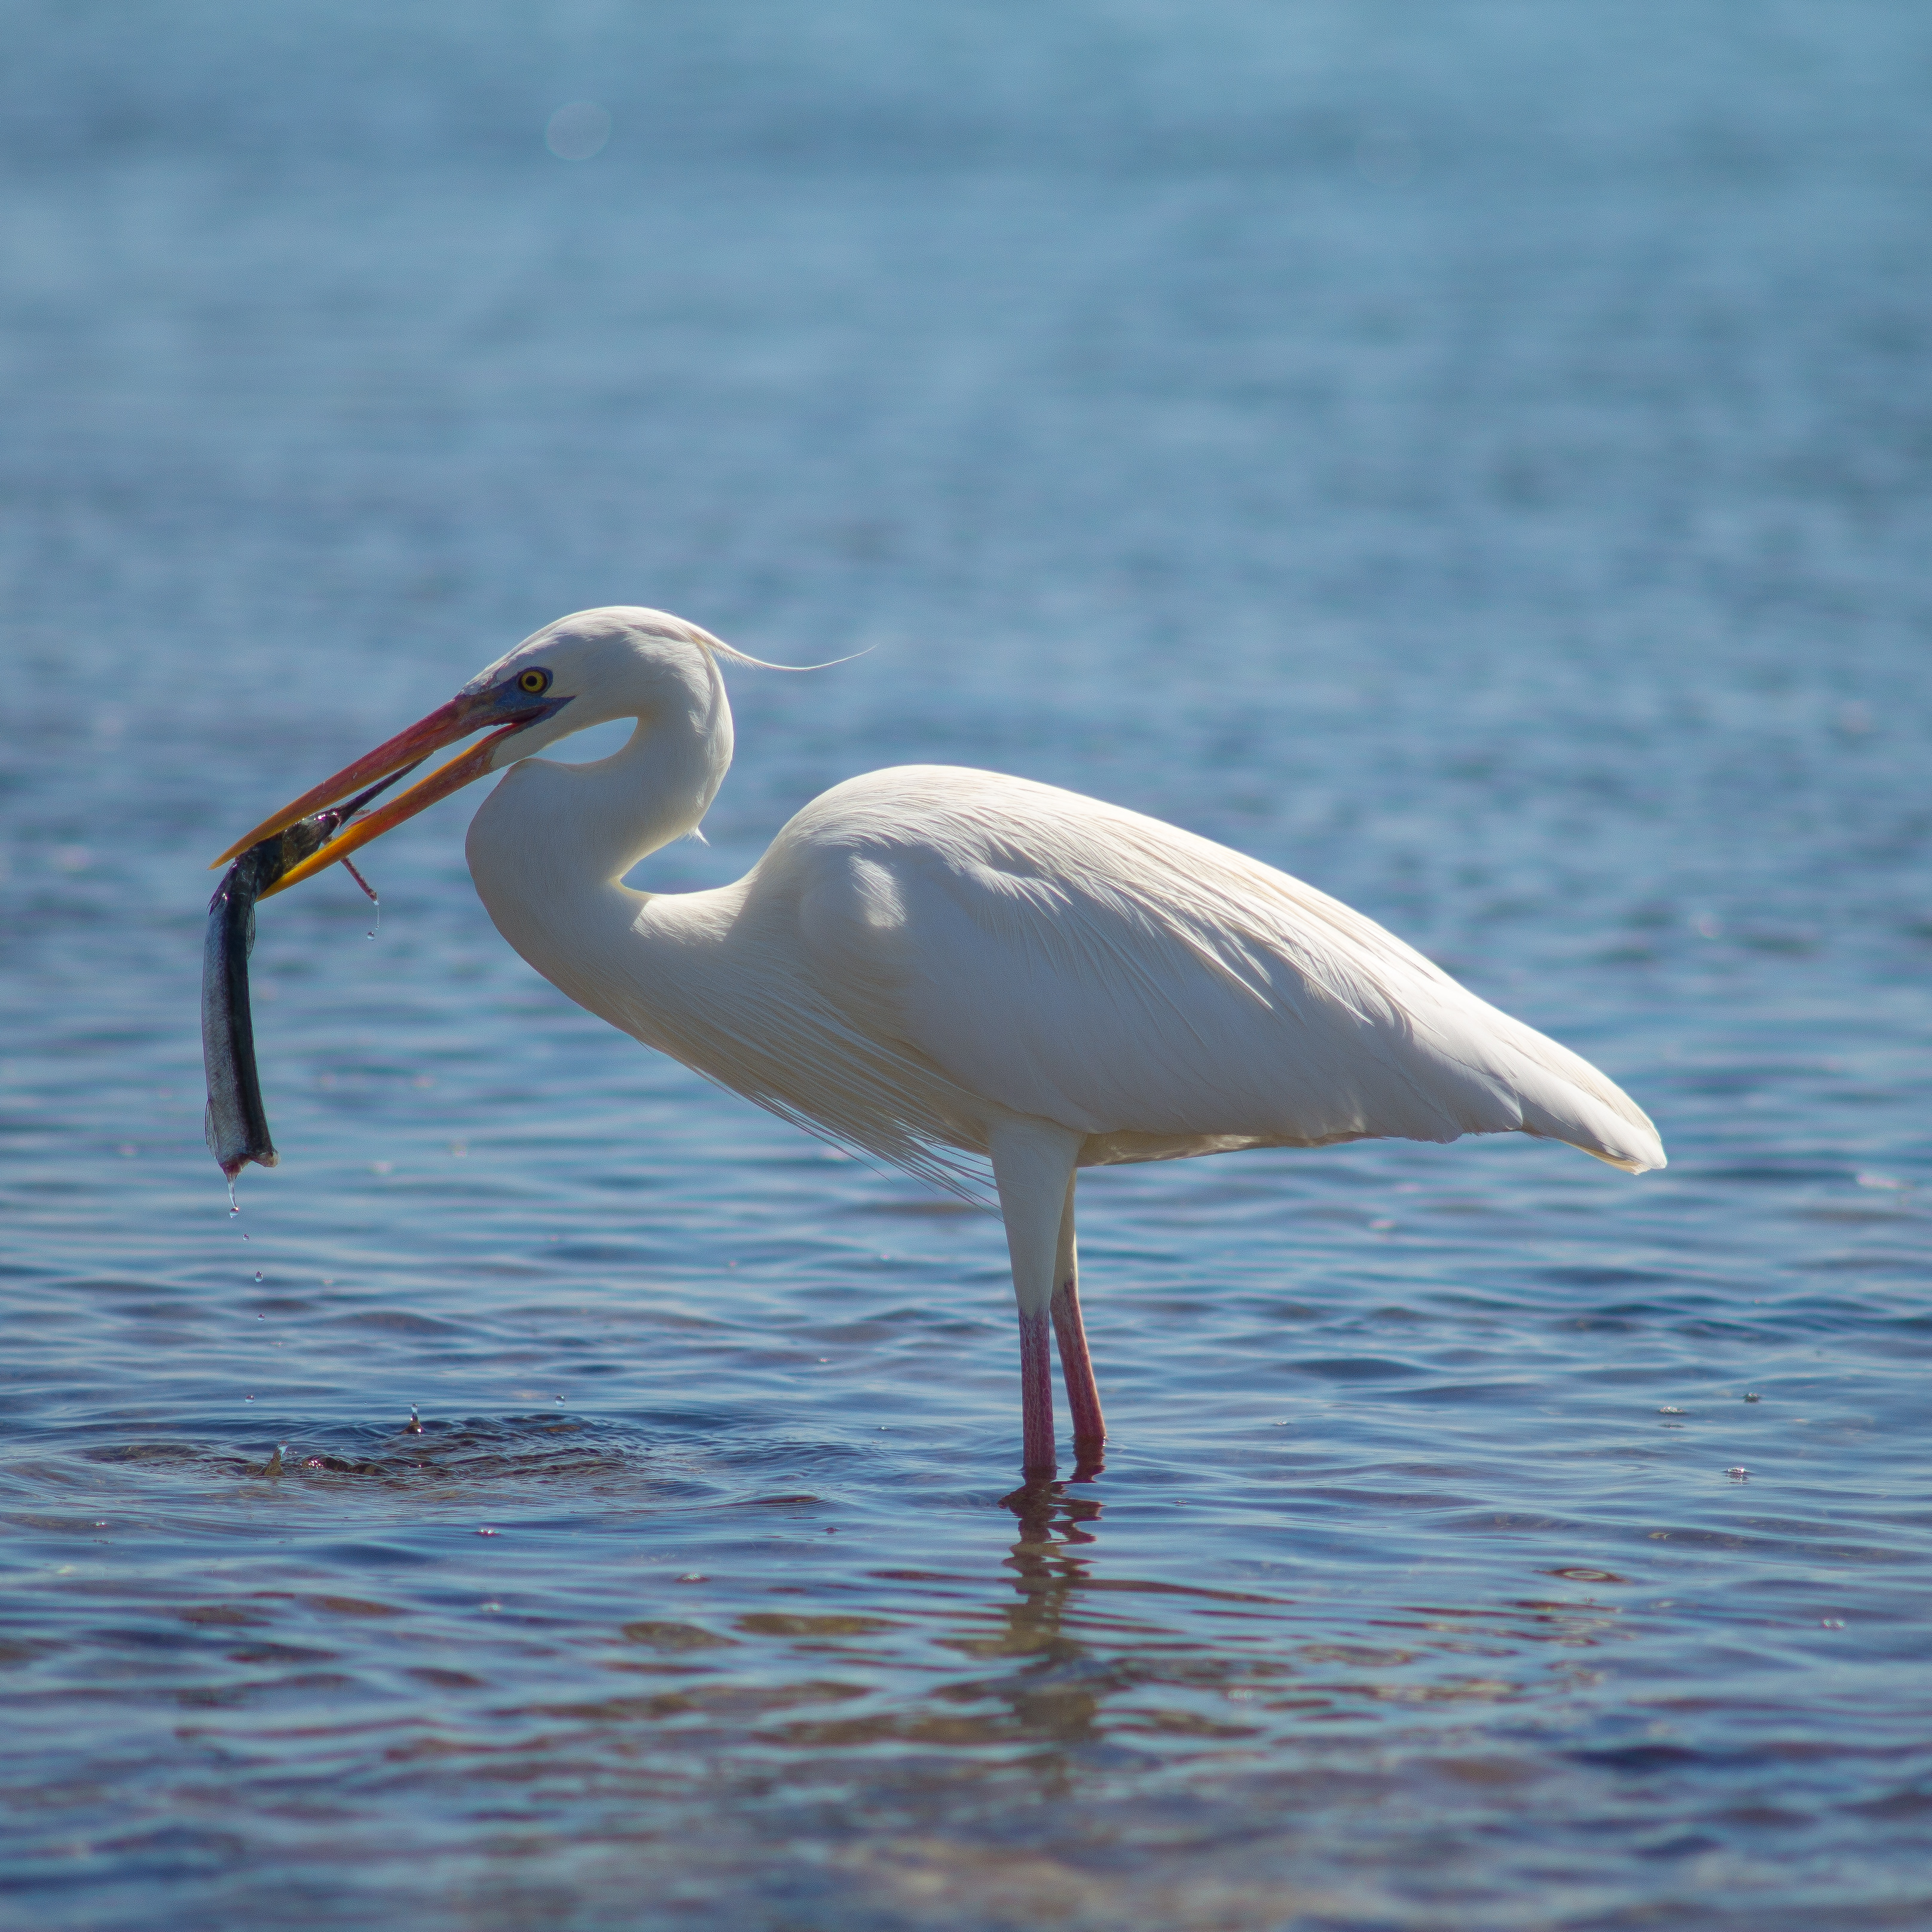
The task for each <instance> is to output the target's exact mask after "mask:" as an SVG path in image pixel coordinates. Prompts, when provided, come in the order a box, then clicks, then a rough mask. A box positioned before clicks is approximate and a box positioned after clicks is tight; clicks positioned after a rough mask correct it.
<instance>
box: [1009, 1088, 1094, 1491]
mask: <svg viewBox="0 0 1932 1932" xmlns="http://www.w3.org/2000/svg"><path fill="white" fill-rule="evenodd" d="M1080 1142H1081V1137H1080V1136H1079V1135H1078V1134H1077V1133H1074V1132H1073V1130H1072V1129H1071V1128H1068V1127H1061V1126H1059V1125H1058V1124H1056V1123H1055V1122H1054V1121H1045V1120H1034V1119H1028V1118H1026V1117H1025V1116H1024V1115H1010V1116H1004V1117H1001V1118H996V1119H995V1120H994V1121H992V1122H990V1123H989V1125H988V1130H987V1134H986V1143H987V1151H988V1152H989V1154H991V1155H992V1157H993V1179H994V1181H995V1183H996V1184H998V1187H999V1190H1000V1214H1001V1218H1002V1219H1003V1220H1004V1221H1005V1223H1006V1225H1007V1253H1009V1255H1010V1256H1011V1258H1012V1260H1013V1298H1014V1300H1015V1301H1016V1303H1017V1304H1019V1318H1020V1419H1021V1423H1022V1430H1023V1439H1024V1445H1025V1447H1024V1454H1025V1470H1026V1474H1027V1476H1028V1479H1029V1480H1030V1481H1031V1479H1033V1478H1036V1477H1042V1476H1050V1475H1052V1473H1053V1463H1054V1457H1053V1367H1052V1363H1053V1344H1052V1341H1051V1340H1049V1339H1048V1338H1049V1335H1050V1334H1051V1333H1052V1328H1051V1324H1050V1322H1049V1314H1048V1311H1049V1309H1050V1308H1051V1307H1052V1304H1053V1299H1054V1294H1053V1291H1054V1289H1055V1285H1056V1284H1057V1283H1058V1282H1060V1281H1061V1280H1063V1279H1064V1277H1065V1276H1066V1275H1067V1274H1070V1273H1071V1272H1072V1271H1071V1270H1070V1269H1062V1268H1059V1267H1058V1266H1057V1265H1055V1248H1056V1247H1057V1245H1058V1244H1059V1242H1060V1241H1061V1240H1062V1239H1063V1238H1064V1232H1065V1229H1066V1227H1067V1219H1068V1217H1067V1196H1068V1194H1069V1192H1070V1189H1071V1187H1072V1184H1073V1169H1074V1165H1075V1163H1076V1161H1077V1160H1079V1155H1080Z"/></svg>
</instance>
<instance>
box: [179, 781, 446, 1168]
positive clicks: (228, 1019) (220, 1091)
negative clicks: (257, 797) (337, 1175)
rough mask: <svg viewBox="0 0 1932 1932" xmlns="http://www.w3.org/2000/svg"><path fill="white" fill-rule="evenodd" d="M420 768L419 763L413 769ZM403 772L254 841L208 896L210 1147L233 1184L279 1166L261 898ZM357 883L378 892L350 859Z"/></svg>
mask: <svg viewBox="0 0 1932 1932" xmlns="http://www.w3.org/2000/svg"><path fill="white" fill-rule="evenodd" d="M406 769H414V767H413V766H410V767H406ZM403 775H404V774H403V772H393V773H392V774H391V775H390V776H389V778H386V779H385V780H384V781H383V783H382V784H379V785H375V786H372V787H371V788H370V789H369V790H368V791H365V793H362V796H360V797H359V798H354V799H350V800H349V802H347V804H345V805H334V806H332V807H331V808H329V810H328V811H319V812H317V814H315V816H314V817H313V818H304V819H301V820H298V821H297V822H296V823H295V824H293V825H291V826H288V827H287V829H286V830H284V831H281V832H275V833H274V834H272V835H271V836H270V837H269V838H264V839H263V841H261V843H260V844H257V845H251V846H250V847H248V850H247V851H245V852H244V853H242V856H241V857H240V858H239V859H236V862H234V864H233V865H230V866H229V868H228V870H227V872H226V874H224V876H223V879H222V881H221V883H220V885H218V886H216V888H215V889H214V898H211V899H210V900H209V901H208V931H207V934H206V936H205V938H204V939H203V940H202V949H201V1058H202V1067H203V1069H204V1070H205V1072H206V1073H207V1076H208V1121H207V1131H208V1151H209V1152H210V1153H211V1154H213V1155H214V1157H215V1159H216V1160H217V1161H219V1162H220V1163H221V1171H222V1172H223V1174H225V1175H226V1176H227V1177H228V1179H229V1183H230V1186H231V1193H232V1187H233V1181H234V1179H235V1177H236V1175H238V1174H239V1173H240V1172H242V1169H243V1168H244V1167H245V1166H247V1164H248V1163H249V1162H250V1161H251V1160H252V1161H254V1162H255V1163H257V1166H262V1167H273V1166H275V1164H276V1162H277V1160H278V1155H277V1154H276V1152H275V1142H273V1141H272V1140H271V1139H269V1117H268V1115H267V1114H266V1112H264V1110H263V1106H262V1082H261V1079H260V1076H259V1075H258V1074H257V1072H256V1070H255V1023H254V1017H253V1016H252V1015H251V1013H250V1012H249V1009H248V956H249V954H250V953H252V952H253V951H254V950H255V901H257V899H258V898H260V897H261V896H262V895H263V893H264V892H267V891H268V889H269V887H270V886H272V885H274V884H275V882H276V880H278V879H279V878H281V876H282V874H284V872H287V871H291V870H292V869H293V868H294V867H296V866H297V865H300V864H301V863H302V861H303V860H304V859H306V858H308V857H309V856H311V854H312V853H316V852H319V851H320V850H321V849H322V848H323V846H325V845H326V844H328V842H329V840H330V839H331V838H333V837H334V836H335V834H336V833H337V832H338V831H339V830H340V829H341V827H342V826H343V825H344V823H345V822H347V820H349V819H350V817H353V815H354V814H356V812H358V811H361V810H362V808H363V806H364V805H367V804H368V802H369V801H370V800H371V799H372V798H374V796H376V794H377V792H379V791H383V790H387V789H388V787H389V786H390V785H392V784H395V781H396V780H397V779H398V778H401V777H402V776H403ZM343 865H344V868H346V869H347V871H348V872H349V874H350V876H351V877H353V879H354V880H355V881H356V883H357V884H358V885H359V886H361V887H362V889H363V890H364V891H365V892H368V895H369V896H370V898H372V899H374V898H375V896H376V895H375V892H374V890H373V889H371V886H370V884H369V882H368V880H366V879H365V878H364V877H362V874H361V873H359V872H358V871H356V868H355V867H354V866H353V865H350V864H349V862H348V861H347V859H344V861H343Z"/></svg>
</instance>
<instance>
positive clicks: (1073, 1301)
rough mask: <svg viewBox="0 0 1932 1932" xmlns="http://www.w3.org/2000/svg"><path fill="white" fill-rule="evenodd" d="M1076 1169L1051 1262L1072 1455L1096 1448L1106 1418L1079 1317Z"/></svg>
mask: <svg viewBox="0 0 1932 1932" xmlns="http://www.w3.org/2000/svg"><path fill="white" fill-rule="evenodd" d="M1078 1179H1079V1175H1078V1172H1076V1173H1074V1174H1070V1175H1068V1176H1067V1205H1066V1207H1065V1208H1064V1209H1062V1210H1061V1217H1060V1252H1059V1253H1058V1256H1056V1257H1055V1261H1054V1264H1053V1301H1052V1313H1053V1336H1054V1340H1055V1341H1056V1342H1058V1343H1059V1344H1060V1373H1061V1376H1062V1377H1063V1378H1064V1379H1065V1381H1066V1383H1067V1412H1068V1414H1069V1415H1071V1416H1072V1417H1073V1448H1074V1452H1075V1454H1076V1455H1084V1454H1091V1453H1092V1452H1094V1451H1097V1450H1098V1449H1099V1448H1100V1445H1102V1444H1103V1442H1106V1439H1107V1424H1106V1418H1104V1417H1103V1415H1101V1413H1100V1385H1099V1384H1098V1383H1097V1382H1095V1381H1094V1363H1093V1359H1092V1358H1091V1356H1089V1355H1088V1352H1087V1331H1086V1328H1085V1326H1084V1325H1082V1322H1081V1319H1080V1256H1079V1250H1078V1249H1077V1248H1076V1245H1075V1242H1074V1235H1073V1188H1074V1184H1075V1182H1076V1181H1077V1180H1078Z"/></svg>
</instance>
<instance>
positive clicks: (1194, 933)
mask: <svg viewBox="0 0 1932 1932" xmlns="http://www.w3.org/2000/svg"><path fill="white" fill-rule="evenodd" d="M754 879H755V880H756V883H755V884H754V881H753V880H748V881H747V882H746V883H747V884H748V885H752V886H753V887H754V895H755V896H757V897H761V898H762V897H764V896H765V895H766V893H767V892H775V893H777V894H778V895H780V896H781V897H783V898H785V899H787V900H788V901H790V903H791V904H792V905H793V907H795V908H796V912H795V916H796V919H797V921H798V931H799V935H800V938H801V940H802V944H803V947H804V950H805V955H806V956H807V958H808V959H809V961H810V962H811V967H812V968H813V969H814V977H815V978H816V979H817V981H818V983H819V985H820V987H821V988H822V989H823V992H824V993H825V995H826V997H828V998H830V999H831V1000H832V1001H834V1002H835V1004H837V1005H838V1007H839V1009H840V1010H841V1012H843V1013H844V1014H845V1015H846V1016H847V1017H848V1019H850V1022H851V1023H852V1024H853V1025H854V1026H855V1027H856V1028H859V1029H861V1030H862V1031H864V1032H865V1033H866V1034H868V1035H869V1036H870V1037H872V1038H873V1039H874V1040H878V1041H880V1043H881V1044H886V1043H893V1044H895V1045H896V1044H903V1045H904V1046H909V1047H910V1048H912V1049H913V1050H914V1052H916V1054H917V1055H919V1056H921V1057H922V1058H923V1059H924V1060H925V1061H926V1062H928V1063H929V1064H932V1065H934V1066H935V1067H937V1068H938V1069H939V1070H941V1071H942V1072H943V1073H944V1074H946V1075H947V1076H948V1077H949V1078H950V1079H951V1080H952V1081H953V1082H954V1083H955V1084H956V1085H958V1086H959V1087H960V1088H964V1089H965V1090H967V1091H968V1092H969V1093H971V1094H978V1095H980V1096H982V1097H984V1098H986V1099H987V1100H992V1101H994V1102H995V1103H998V1105H1000V1106H1004V1107H1006V1108H1009V1109H1012V1110H1013V1111H1014V1112H1019V1113H1023V1114H1031V1115H1041V1116H1043V1117H1045V1118H1047V1119H1049V1120H1052V1121H1058V1122H1059V1123H1060V1124H1061V1125H1062V1126H1064V1127H1068V1128H1070V1129H1072V1130H1075V1131H1076V1132H1079V1133H1083V1134H1085V1135H1087V1136H1090V1137H1091V1138H1090V1140H1089V1143H1088V1148H1087V1151H1086V1154H1085V1160H1087V1161H1088V1163H1097V1162H1102V1161H1108V1160H1145V1159H1150V1158H1160V1157H1166V1156H1170V1155H1174V1154H1189V1153H1207V1152H1211V1151H1216V1150H1217V1149H1220V1148H1227V1147H1234V1146H1241V1145H1319V1144H1322V1143H1324V1142H1332V1141H1340V1140H1351V1139H1362V1138H1365V1137H1370V1136H1395V1137H1400V1138H1403V1139H1410V1140H1425V1141H1449V1140H1454V1139H1456V1138H1457V1136H1459V1135H1460V1134H1466V1133H1508V1132H1512V1131H1517V1132H1522V1133H1530V1134H1537V1135H1544V1136H1550V1137H1551V1138H1553V1139H1558V1140H1562V1141H1567V1142H1570V1143H1571V1145H1573V1146H1575V1147H1578V1148H1582V1149H1583V1150H1584V1151H1585V1152H1586V1153H1589V1154H1595V1155H1596V1156H1597V1157H1598V1158H1599V1159H1601V1160H1607V1161H1609V1162H1610V1163H1613V1165H1615V1166H1619V1167H1622V1168H1625V1169H1628V1170H1629V1171H1630V1172H1633V1173H1636V1172H1642V1171H1643V1169H1646V1168H1651V1167H1660V1166H1662V1165H1663V1164H1664V1150H1663V1148H1662V1145H1661V1143H1660V1142H1659V1140H1658V1136H1657V1133H1656V1130H1655V1129H1654V1128H1653V1127H1652V1125H1651V1123H1650V1121H1649V1119H1648V1118H1646V1115H1644V1113H1643V1111H1642V1110H1641V1109H1640V1108H1638V1107H1637V1106H1636V1104H1635V1103H1634V1102H1632V1101H1631V1100H1630V1099H1629V1098H1628V1096H1627V1095H1625V1094H1623V1093H1622V1091H1619V1089H1618V1088H1616V1086H1615V1085H1613V1084H1612V1083H1611V1082H1610V1081H1608V1080H1607V1079H1604V1076H1603V1075H1601V1073H1598V1071H1597V1070H1596V1069H1595V1067H1592V1066H1591V1065H1589V1063H1588V1062H1587V1061H1584V1060H1582V1059H1580V1058H1578V1056H1577V1055H1575V1054H1574V1053H1571V1052H1569V1051H1568V1049H1566V1048H1564V1047H1562V1046H1558V1045H1557V1044H1556V1042H1555V1041H1553V1040H1547V1039H1546V1038H1544V1036H1543V1035H1542V1034H1539V1033H1537V1032H1535V1031H1533V1030H1532V1028H1529V1027H1526V1026H1525V1025H1523V1024H1522V1023H1521V1022H1519V1021H1517V1020H1513V1019H1511V1018H1509V1016H1508V1015H1507V1014H1505V1013H1499V1012H1498V1011H1497V1010H1496V1009H1495V1008H1494V1007H1490V1006H1489V1005H1487V1004H1485V1003H1484V1001H1481V1000H1479V999H1478V998H1476V997H1475V995H1473V994H1472V993H1470V992H1467V991H1466V990H1465V989H1463V987H1461V986H1458V985H1457V983H1455V981H1454V980H1451V978H1450V977H1448V975H1447V974H1445V973H1443V972H1442V971H1441V970H1440V969H1439V968H1437V967H1436V966H1434V965H1431V964H1430V962H1429V961H1427V959H1424V958H1423V957H1422V956H1421V954H1420V953H1416V952H1415V951H1414V950H1412V948H1410V947H1407V946H1405V945H1404V944H1403V943H1402V941H1400V940H1399V939H1397V938H1395V937H1394V935H1392V934H1390V933H1388V932H1385V931H1384V930H1383V929H1382V928H1381V927H1380V926H1377V925H1376V923H1375V922H1374V921H1373V920H1372V919H1365V918H1364V917H1363V916H1362V915H1361V913H1357V912H1354V911H1352V910H1350V909H1349V907H1346V906H1345V905H1343V904H1341V903H1340V901H1337V900H1335V899H1332V898H1329V897H1328V895H1326V894H1325V893H1323V892H1317V891H1316V890H1315V889H1314V888H1313V887H1312V886H1307V885H1304V884H1303V883H1301V881H1300V880H1296V879H1293V878H1290V877H1289V876H1288V875H1287V874H1285V873H1282V872H1277V871H1274V870H1273V869H1272V868H1271V867H1268V866H1266V865H1262V864H1260V863H1259V862H1258V861H1256V860H1255V859H1249V858H1246V857H1244V856H1242V855H1241V853H1237V852H1233V851H1231V850H1229V849H1228V848H1227V847H1224V846H1220V845H1217V844H1214V843H1213V842H1212V841H1210V840H1208V839H1205V838H1197V837H1196V836H1194V835H1193V834H1191V833H1189V832H1181V831H1179V830H1178V829H1175V827H1173V826H1169V825H1165V824H1163V823H1161V822H1160V820H1156V819H1151V818H1146V817H1142V816H1141V815H1140V814H1138V813H1136V812H1131V811H1123V810H1121V809H1120V808H1118V807H1116V806H1113V805H1104V804H1102V803H1100V802H1097V801H1096V800H1094V799H1088V798H1084V797H1082V796H1079V794H1078V793H1073V792H1067V791H1061V790H1058V789H1056V788H1055V787H1052V786H1049V785H1042V784H1034V783H1031V781H1028V780H1025V779H1022V778H1008V777H1004V776H1001V775H998V774H996V773H993V772H976V771H968V770H963V769H956V768H953V767H950V766H901V767H899V768H897V769H891V770H887V771H883V772H872V773H871V774H869V775H867V776H865V777H864V778H854V779H853V780H851V781H850V782H849V783H847V784H842V785H840V786H838V787H835V789H834V790H831V791H829V792H827V793H825V794H824V796H823V797H821V798H820V799H816V800H815V801H814V802H813V803H812V804H811V805H808V806H807V807H806V808H805V810H804V811H802V812H800V813H799V815H798V816H797V817H796V818H795V819H793V820H792V822H791V823H790V824H789V825H788V826H786V828H785V829H784V832H781V834H780V835H779V837H778V840H777V841H775V843H774V844H773V846H772V850H771V852H770V853H769V854H768V855H767V856H766V860H765V861H764V862H763V863H762V864H761V865H760V867H759V868H758V871H757V874H756V875H754ZM767 903H769V901H767Z"/></svg>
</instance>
